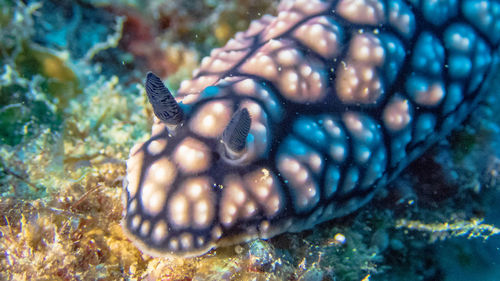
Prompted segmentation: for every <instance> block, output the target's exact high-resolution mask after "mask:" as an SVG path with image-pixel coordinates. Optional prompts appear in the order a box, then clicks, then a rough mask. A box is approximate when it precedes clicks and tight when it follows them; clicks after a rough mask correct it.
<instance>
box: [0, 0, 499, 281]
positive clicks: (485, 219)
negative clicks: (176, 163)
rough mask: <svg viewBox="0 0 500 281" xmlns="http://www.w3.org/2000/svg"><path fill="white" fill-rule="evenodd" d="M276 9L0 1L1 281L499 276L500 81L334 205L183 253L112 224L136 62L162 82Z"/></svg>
mask: <svg viewBox="0 0 500 281" xmlns="http://www.w3.org/2000/svg"><path fill="white" fill-rule="evenodd" d="M492 2H494V1H492ZM495 3H496V2H495ZM277 7H278V2H277V1H264V0H258V1H249V0H236V1H229V0H204V1H188V2H186V1H156V0H153V1H148V2H142V1H134V0H129V1H119V0H118V1H105V0H80V1H48V0H46V1H7V0H0V62H1V67H0V215H1V216H0V252H1V253H2V254H1V255H0V279H1V280H500V266H499V264H500V235H499V234H500V212H499V210H498V206H499V205H500V176H499V170H500V150H499V149H498V147H500V116H499V115H498V114H497V111H498V109H499V106H498V105H499V102H500V93H499V92H498V90H497V89H500V87H497V86H500V78H499V79H497V80H494V81H493V82H492V83H491V84H492V85H491V87H490V88H491V89H490V91H489V93H488V95H487V96H486V97H485V99H484V100H483V101H482V102H481V103H480V104H479V106H478V107H477V109H475V110H474V111H473V112H472V113H471V114H470V116H469V118H468V119H467V120H466V121H465V123H464V124H463V125H461V126H457V128H456V129H455V130H454V131H453V132H452V133H451V134H450V136H448V137H447V138H445V139H443V140H441V141H440V142H438V143H437V144H435V145H433V146H432V147H431V148H430V149H429V151H428V152H426V153H425V154H424V155H423V156H422V157H420V158H418V159H417V160H416V161H414V162H413V163H412V164H411V165H410V166H409V167H408V168H407V169H405V170H404V171H403V172H402V173H401V175H400V176H399V177H398V178H397V179H396V180H394V181H393V182H391V183H390V184H389V185H388V186H387V188H384V189H383V190H381V192H379V193H378V194H376V195H375V197H374V199H373V200H372V201H371V202H369V203H368V204H366V205H365V206H363V207H361V208H360V209H359V210H357V211H355V212H353V213H351V214H349V215H347V216H344V217H341V218H338V219H335V220H332V221H328V222H325V223H322V224H320V225H318V226H316V227H314V228H312V229H311V230H306V231H302V232H298V233H285V234H281V235H278V236H275V237H273V238H271V239H268V240H254V241H251V242H248V243H241V244H237V245H232V246H226V247H219V248H216V249H214V250H212V251H210V252H209V253H208V254H205V255H203V256H200V257H194V258H183V257H165V258H153V257H151V256H149V255H147V254H144V253H142V252H141V251H140V250H139V249H138V248H137V247H136V246H135V245H134V244H133V243H132V242H131V241H130V240H129V239H128V238H127V237H126V236H125V234H124V233H123V229H122V226H121V220H122V215H123V214H122V213H123V205H122V190H123V187H122V181H123V179H124V178H125V177H126V160H127V158H128V157H129V151H130V149H131V147H132V146H133V145H134V144H136V143H138V142H142V141H146V140H147V139H148V138H149V137H150V134H151V126H152V124H153V115H154V112H153V109H152V107H151V105H150V104H149V101H148V99H147V96H146V91H145V88H144V79H145V77H146V73H147V72H148V71H153V72H155V73H156V74H157V75H159V76H160V77H161V78H162V79H163V80H164V81H165V82H166V84H167V85H168V86H169V88H170V89H172V90H173V92H174V93H175V92H176V91H177V89H179V87H180V83H181V82H182V81H183V80H185V79H190V78H191V75H192V72H193V70H194V69H196V68H197V67H198V66H199V64H200V61H201V59H202V58H203V57H205V56H207V55H209V54H210V51H211V50H212V49H213V48H216V47H221V46H223V45H224V44H225V43H226V42H227V41H228V40H229V39H230V38H232V37H233V36H234V34H235V33H236V32H238V31H242V30H245V29H247V28H248V26H249V24H250V22H251V21H252V20H254V19H258V18H260V17H261V16H262V15H264V14H276V9H277ZM498 77H500V76H498Z"/></svg>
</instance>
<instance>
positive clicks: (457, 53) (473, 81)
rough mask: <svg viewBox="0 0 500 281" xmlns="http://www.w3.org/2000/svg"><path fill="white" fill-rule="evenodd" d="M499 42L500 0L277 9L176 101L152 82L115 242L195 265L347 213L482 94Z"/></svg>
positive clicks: (292, 4) (363, 1)
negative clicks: (144, 131) (148, 120)
mask: <svg viewBox="0 0 500 281" xmlns="http://www.w3.org/2000/svg"><path fill="white" fill-rule="evenodd" d="M499 41H500V3H499V2H498V1H496V0H441V1H435V0H330V1H320V0H295V1H293V0H292V1H290V0H284V1H283V2H282V3H280V5H279V7H278V15H277V16H276V17H273V16H269V15H265V16H263V17H262V18H261V19H259V20H255V21H253V22H252V23H251V24H250V26H249V28H248V30H246V31H244V32H239V33H237V34H236V35H235V38H234V39H231V40H229V41H228V42H227V44H226V45H225V46H224V47H222V48H218V49H215V50H213V51H212V52H211V54H210V56H209V57H206V58H204V59H203V60H202V62H201V65H200V67H199V69H198V70H196V71H195V72H194V73H193V78H192V80H189V81H184V82H183V83H182V84H181V86H180V89H179V91H178V93H177V94H176V95H175V96H176V97H175V98H174V96H173V95H172V94H171V92H170V91H169V90H168V89H167V88H166V87H165V85H164V84H163V83H162V81H161V80H160V78H158V77H157V76H156V75H154V74H153V73H148V74H147V77H146V82H145V88H146V92H147V95H148V98H149V101H150V102H151V104H152V107H153V110H154V113H155V116H154V124H153V127H152V133H151V138H150V139H149V140H147V141H145V142H143V143H139V144H137V145H135V146H134V147H133V148H132V149H131V151H130V158H129V159H128V161H127V176H126V178H125V180H124V191H123V202H124V218H123V221H122V224H123V228H124V230H125V232H126V233H127V235H128V237H129V238H130V239H131V240H132V241H133V242H134V243H135V244H136V245H137V246H138V247H139V248H140V249H141V250H142V251H144V252H146V253H148V254H151V255H154V256H168V255H174V256H195V255H201V254H203V253H206V252H207V251H209V250H210V249H212V248H214V247H218V246H223V245H230V244H234V243H241V242H243V241H248V240H250V239H255V238H264V239H265V238H269V237H272V236H275V235H277V234H280V233H283V232H298V231H302V230H304V229H309V228H312V227H314V226H315V225H317V224H319V223H321V222H324V221H327V220H330V219H332V218H336V217H340V216H344V215H346V214H348V213H350V212H353V211H354V210H356V209H357V208H359V207H360V206H362V205H363V204H365V203H366V202H368V201H369V200H370V199H371V198H372V197H373V195H374V194H375V192H376V191H377V190H378V189H380V188H384V186H386V185H387V183H388V182H390V181H391V180H392V179H394V178H395V177H396V176H397V175H398V173H399V172H400V171H401V170H402V169H403V168H405V167H406V166H407V165H408V164H409V163H410V162H411V161H413V160H414V159H415V158H416V157H418V156H419V155H421V154H422V153H423V152H424V151H425V150H426V149H427V148H428V147H429V146H430V145H432V144H433V143H435V142H436V141H437V140H439V139H441V138H443V137H445V136H446V135H447V134H448V133H449V132H450V131H451V130H452V129H453V128H454V127H456V126H457V124H460V123H461V122H462V121H463V120H464V119H465V118H466V116H467V114H468V113H469V112H470V111H471V110H472V109H473V108H474V107H475V105H476V104H477V103H478V100H479V99H480V98H481V96H482V95H484V94H485V93H486V92H488V91H489V90H490V84H491V82H490V81H491V80H492V78H491V77H492V76H493V74H494V73H495V71H496V70H497V69H496V68H497V65H498V53H497V49H498V44H499Z"/></svg>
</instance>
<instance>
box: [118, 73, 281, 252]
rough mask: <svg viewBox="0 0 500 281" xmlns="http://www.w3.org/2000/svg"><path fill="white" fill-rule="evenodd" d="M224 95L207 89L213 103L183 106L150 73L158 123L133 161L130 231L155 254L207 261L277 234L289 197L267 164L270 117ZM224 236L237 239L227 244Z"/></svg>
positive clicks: (127, 199)
mask: <svg viewBox="0 0 500 281" xmlns="http://www.w3.org/2000/svg"><path fill="white" fill-rule="evenodd" d="M216 90H217V89H208V90H207V91H208V92H209V93H208V94H211V98H210V99H203V94H202V95H201V96H200V97H197V98H196V99H195V101H194V102H190V101H189V99H190V97H189V96H188V97H185V98H184V101H183V102H181V103H177V101H176V100H175V98H174V97H173V96H172V95H171V94H170V91H168V89H167V88H166V87H165V86H164V84H163V83H162V82H161V80H160V78H158V77H157V76H156V75H154V74H152V73H149V74H148V75H147V78H146V91H147V94H148V97H149V100H150V102H151V104H152V106H153V109H154V112H155V117H154V125H153V128H152V137H151V139H150V140H148V141H146V142H144V143H140V144H137V145H136V146H134V147H133V148H132V150H131V152H130V158H129V160H128V161H127V177H126V179H125V181H124V187H125V192H124V195H123V196H124V203H125V206H126V208H125V216H124V220H123V225H124V229H125V230H126V232H127V234H128V236H129V237H130V238H131V239H132V240H134V241H135V242H136V243H137V244H138V245H139V246H140V248H141V249H142V250H144V251H146V252H148V253H150V254H152V255H155V256H158V255H162V256H164V255H169V254H176V255H182V256H193V255H199V254H202V253H205V252H207V251H208V250H209V249H211V248H213V247H214V246H215V245H220V244H225V243H227V244H229V243H232V240H233V239H237V241H242V240H248V239H252V238H255V237H257V236H261V237H266V236H272V234H273V232H272V229H273V228H272V227H271V225H270V222H271V221H272V219H273V218H277V217H278V216H279V214H280V211H281V209H282V208H283V203H282V202H283V198H282V197H283V193H282V190H281V188H280V186H279V184H278V181H277V180H276V178H275V177H276V175H274V174H273V172H271V170H270V169H268V168H267V167H266V163H265V162H263V161H260V162H259V160H261V158H262V156H264V155H266V153H268V150H269V147H268V139H269V135H268V132H267V130H266V128H267V122H268V121H267V116H266V114H265V111H264V110H262V108H261V106H260V105H259V104H258V103H256V102H254V101H252V100H250V99H246V98H241V99H235V98H234V97H231V98H229V97H226V96H225V95H224V94H223V91H222V90H220V91H218V93H217V94H218V96H217V97H214V96H213V93H210V91H212V92H213V91H216ZM205 94H206V93H205ZM256 222H258V223H256ZM252 225H256V226H257V227H255V229H253V230H252V229H250V230H249V228H251V226H252ZM223 231H231V232H232V233H234V234H236V235H235V236H232V237H234V238H228V239H220V238H221V235H222V233H223ZM236 237H237V238H236Z"/></svg>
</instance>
